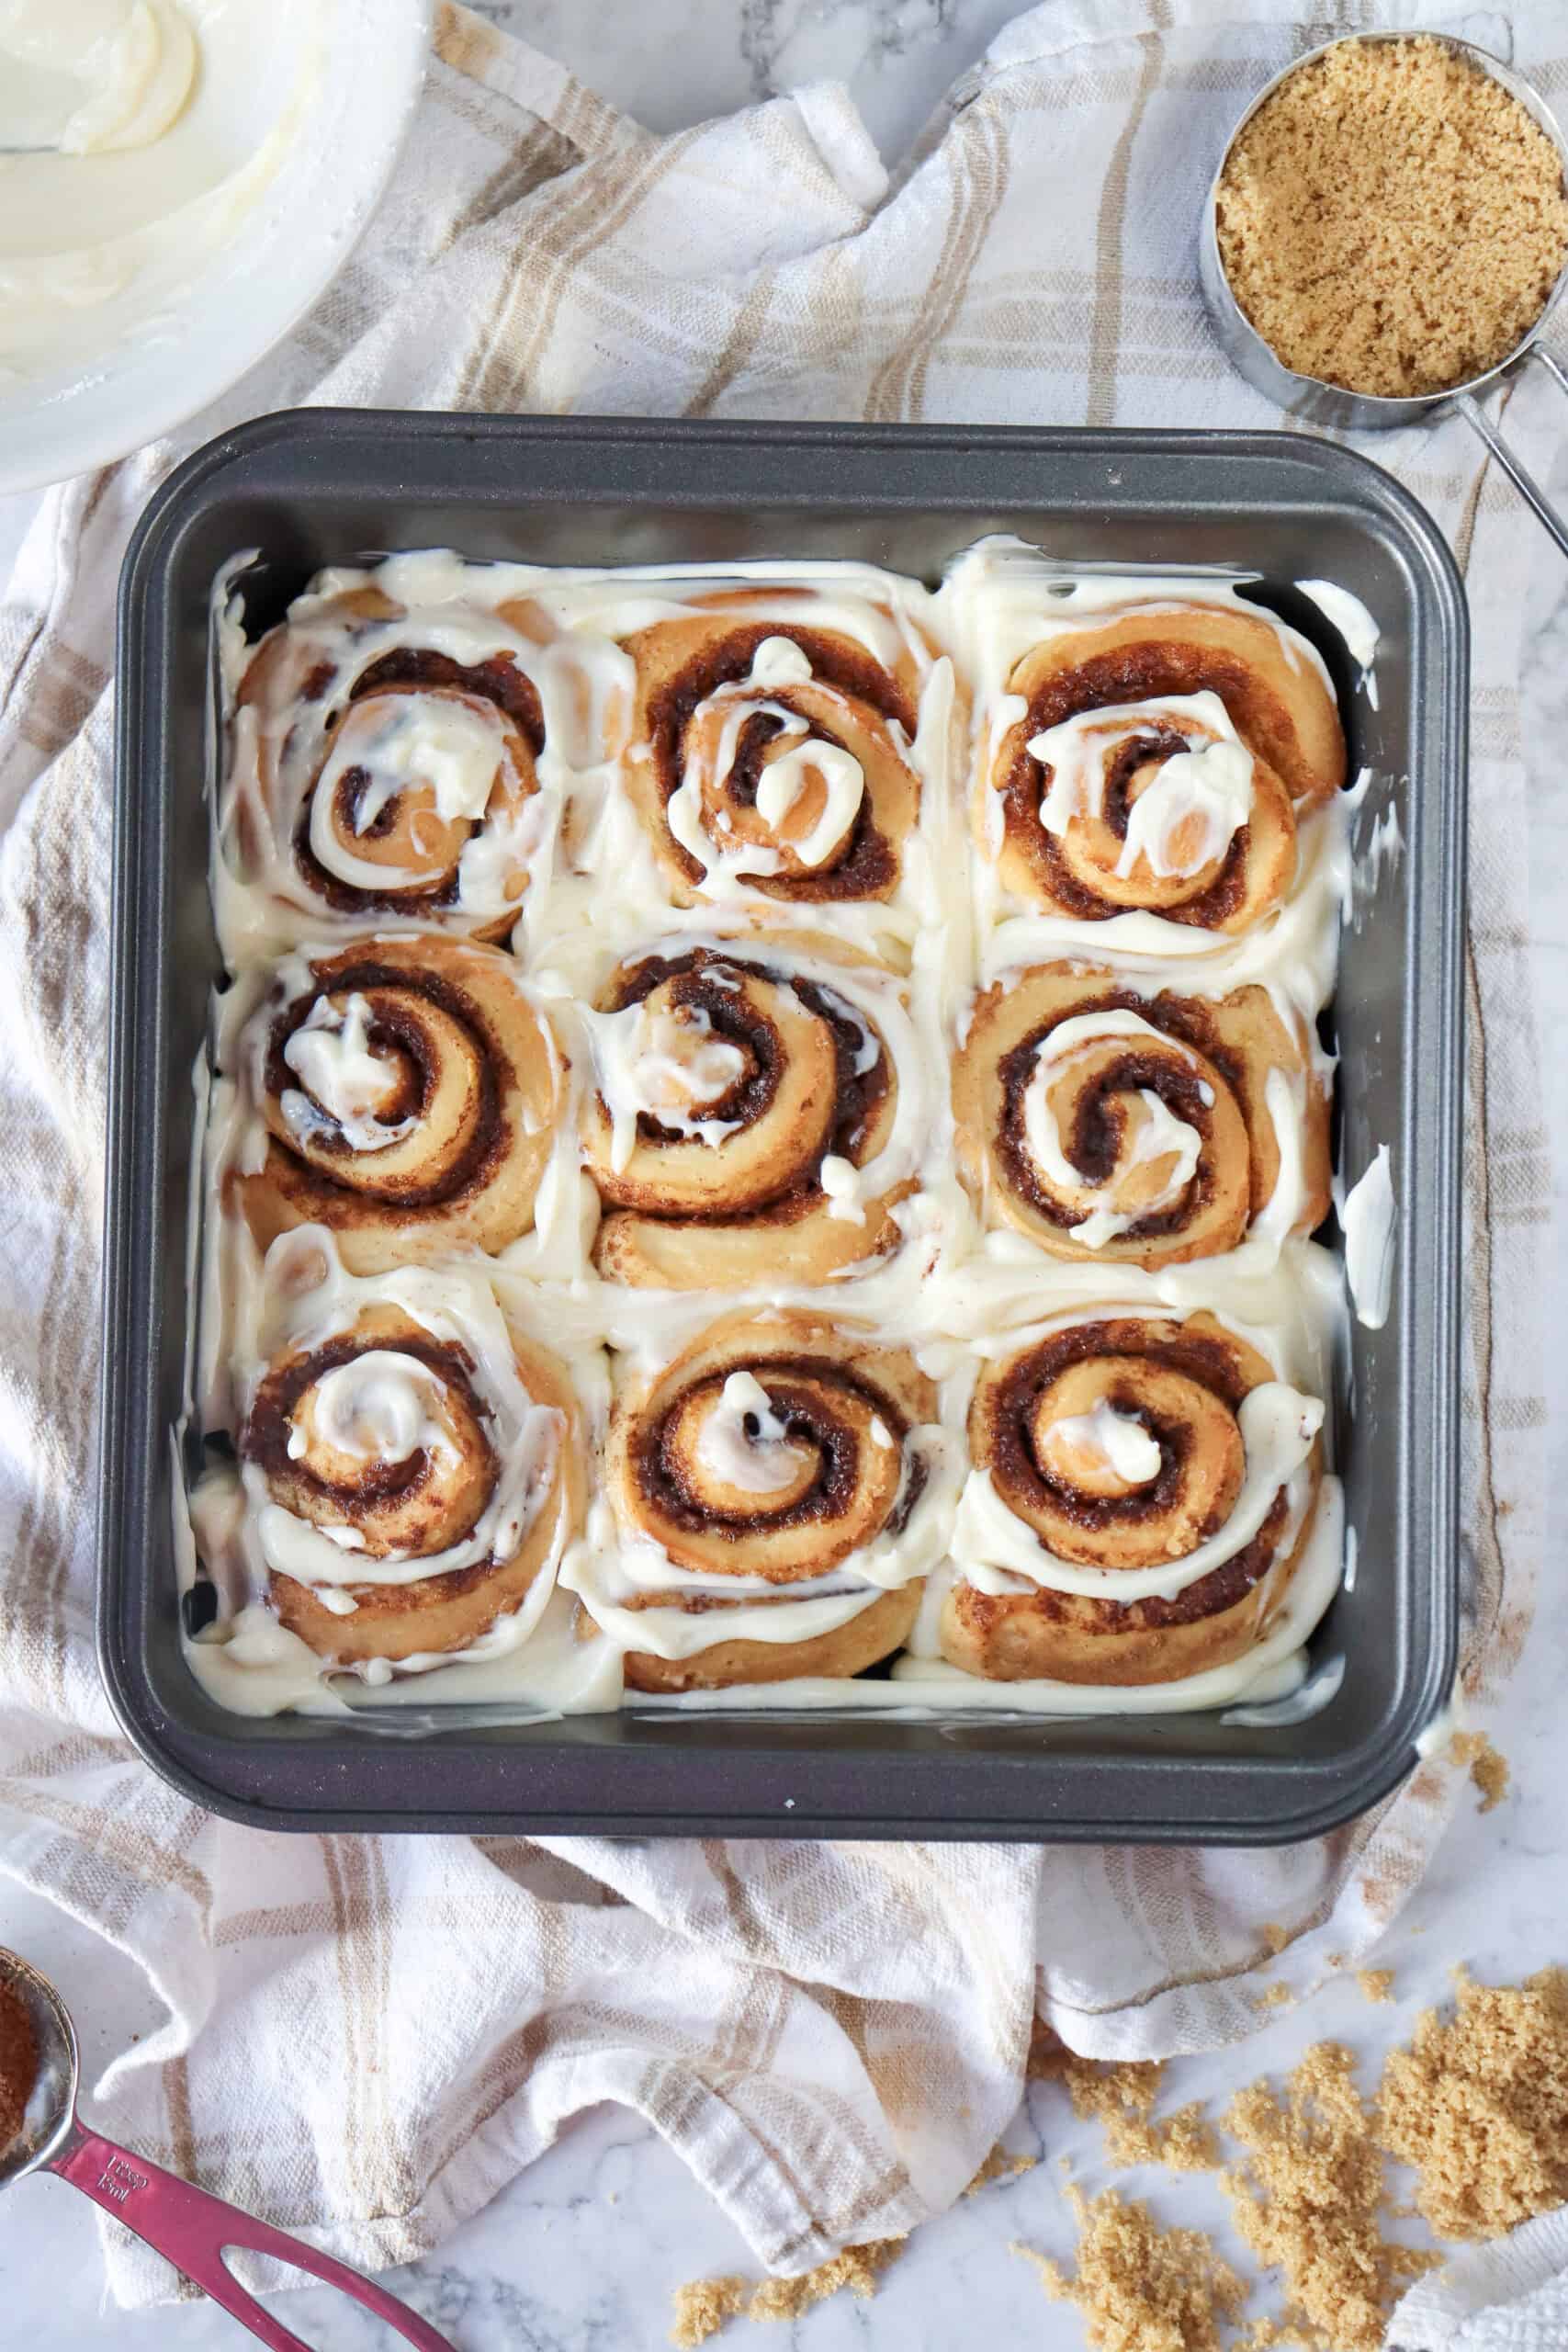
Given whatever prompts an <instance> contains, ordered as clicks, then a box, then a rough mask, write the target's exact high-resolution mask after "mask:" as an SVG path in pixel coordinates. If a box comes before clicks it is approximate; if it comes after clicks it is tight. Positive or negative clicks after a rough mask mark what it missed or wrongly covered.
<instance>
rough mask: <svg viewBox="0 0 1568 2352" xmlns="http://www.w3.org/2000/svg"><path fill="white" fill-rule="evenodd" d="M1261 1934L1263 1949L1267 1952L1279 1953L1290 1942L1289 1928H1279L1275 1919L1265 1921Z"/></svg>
mask: <svg viewBox="0 0 1568 2352" xmlns="http://www.w3.org/2000/svg"><path fill="white" fill-rule="evenodd" d="M1262 1934H1263V1944H1264V1949H1265V1950H1266V1951H1271V1952H1281V1951H1284V1949H1285V1946H1286V1945H1287V1944H1288V1943H1289V1942H1290V1940H1291V1931H1290V1929H1289V1928H1281V1927H1280V1923H1279V1921H1278V1920H1277V1919H1265V1920H1264V1922H1263V1928H1262Z"/></svg>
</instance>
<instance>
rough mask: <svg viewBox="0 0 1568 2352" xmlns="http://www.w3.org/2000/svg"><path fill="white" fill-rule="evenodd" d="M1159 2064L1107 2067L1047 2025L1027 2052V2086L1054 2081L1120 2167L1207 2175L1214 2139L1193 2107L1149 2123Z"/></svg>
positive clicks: (1215, 2154)
mask: <svg viewBox="0 0 1568 2352" xmlns="http://www.w3.org/2000/svg"><path fill="white" fill-rule="evenodd" d="M1164 2075H1165V2068H1164V2065H1163V2064H1161V2063H1160V2062H1159V2061H1158V2060H1157V2059H1154V2060H1148V2061H1141V2060H1137V2059H1125V2060H1123V2061H1122V2062H1121V2063H1120V2064H1109V2063H1107V2062H1105V2061H1103V2060H1100V2059H1095V2058H1080V2057H1078V2056H1077V2054H1076V2052H1073V2051H1071V2050H1069V2049H1068V2048H1067V2046H1066V2042H1065V2041H1061V2040H1060V2039H1059V2038H1058V2036H1057V2035H1055V2033H1053V2032H1052V2031H1051V2030H1050V2028H1049V2027H1048V2026H1041V2027H1039V2028H1038V2029H1037V2030H1036V2032H1035V2036H1034V2040H1033V2042H1032V2046H1031V2049H1030V2052H1029V2077H1030V2080H1031V2081H1032V2082H1059V2083H1060V2084H1061V2085H1062V2087H1063V2088H1064V2090H1065V2091H1066V2094H1067V2097H1068V2098H1069V2099H1070V2100H1071V2102H1072V2109H1073V2113H1074V2114H1075V2115H1076V2116H1077V2117H1078V2119H1079V2120H1080V2121H1083V2122H1094V2123H1098V2124H1099V2125H1100V2130H1101V2131H1103V2132H1104V2134H1105V2144H1106V2147H1107V2149H1108V2150H1109V2152H1110V2154H1111V2156H1112V2157H1113V2158H1114V2159H1115V2161H1116V2162H1117V2163H1118V2164H1119V2165H1154V2164H1160V2165H1166V2167H1167V2168H1168V2170H1169V2171H1171V2172H1207V2171H1210V2170H1212V2169H1213V2166H1214V2165H1217V2164H1218V2162H1219V2160H1220V2159H1219V2149H1218V2146H1217V2144H1216V2143H1215V2140H1214V2135H1213V2131H1211V2130H1210V2128H1209V2126H1208V2124H1207V2123H1205V2122H1204V2120H1203V2117H1202V2112H1201V2109H1200V2108H1199V2107H1198V2106H1197V2105H1196V2104H1194V2105H1191V2106H1189V2107H1183V2108H1179V2109H1177V2110H1176V2112H1175V2113H1174V2114H1172V2115H1168V2116H1165V2117H1162V2118H1161V2119H1160V2120H1159V2121H1157V2122H1156V2121H1155V2120H1154V2108H1155V2101H1156V2099H1157V2098H1158V2097H1159V2091H1160V2084H1161V2082H1162V2080H1163V2078H1164Z"/></svg>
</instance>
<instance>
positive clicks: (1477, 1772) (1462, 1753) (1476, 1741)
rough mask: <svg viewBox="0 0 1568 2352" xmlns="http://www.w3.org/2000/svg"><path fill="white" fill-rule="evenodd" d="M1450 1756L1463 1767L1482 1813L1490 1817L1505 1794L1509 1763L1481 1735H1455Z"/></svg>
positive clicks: (1506, 1791) (1476, 1733) (1477, 1733)
mask: <svg viewBox="0 0 1568 2352" xmlns="http://www.w3.org/2000/svg"><path fill="white" fill-rule="evenodd" d="M1449 1754H1450V1756H1451V1757H1452V1758H1453V1759H1454V1762H1455V1763H1456V1764H1463V1765H1464V1766H1465V1767H1466V1768H1467V1769H1468V1770H1469V1773H1470V1777H1471V1779H1472V1781H1473V1782H1474V1784H1475V1786H1476V1788H1477V1789H1479V1791H1480V1792H1481V1804H1480V1807H1479V1810H1480V1811H1481V1812H1482V1813H1490V1812H1491V1810H1492V1808H1493V1806H1494V1805H1495V1804H1502V1802H1503V1799H1504V1798H1505V1797H1506V1795H1507V1793H1508V1759H1507V1758H1506V1756H1503V1755H1501V1754H1499V1752H1498V1750H1497V1749H1496V1748H1495V1747H1493V1745H1492V1742H1491V1741H1490V1740H1489V1739H1488V1738H1487V1736H1486V1734H1485V1733H1484V1732H1483V1731H1456V1732H1455V1734H1454V1736H1453V1737H1452V1739H1451V1740H1450V1742H1449Z"/></svg>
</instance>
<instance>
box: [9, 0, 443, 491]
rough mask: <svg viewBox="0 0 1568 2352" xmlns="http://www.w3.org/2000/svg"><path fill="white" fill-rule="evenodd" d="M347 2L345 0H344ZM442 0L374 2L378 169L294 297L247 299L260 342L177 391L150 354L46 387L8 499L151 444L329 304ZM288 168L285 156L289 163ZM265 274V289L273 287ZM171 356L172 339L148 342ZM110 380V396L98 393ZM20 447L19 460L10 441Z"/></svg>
mask: <svg viewBox="0 0 1568 2352" xmlns="http://www.w3.org/2000/svg"><path fill="white" fill-rule="evenodd" d="M337 5H340V6H341V5H342V0H337ZM372 20H373V21H374V26H375V31H376V36H377V40H378V43H379V44H380V47H381V52H382V58H383V74H384V86H385V88H386V89H387V91H388V94H389V100H388V107H387V119H386V121H385V123H384V124H383V125H382V126H381V127H380V128H379V130H378V136H377V142H376V161H375V165H374V168H373V169H372V170H370V171H368V172H367V174H366V175H365V177H364V179H363V181H362V183H361V185H360V187H359V188H358V189H357V191H356V192H355V197H354V200H353V202H352V203H351V204H350V205H349V206H348V207H347V209H345V211H344V215H343V217H342V220H341V221H340V222H339V223H338V226H337V228H336V230H335V231H334V232H333V233H332V234H331V235H330V236H329V237H328V238H327V239H326V240H325V241H324V243H323V245H322V248H321V255H320V258H319V263H318V266H316V267H314V268H312V269H310V271H308V272H307V273H306V275H305V276H304V277H302V278H301V279H300V280H299V284H298V285H297V286H296V288H294V290H293V292H292V293H291V294H290V295H289V296H288V299H287V300H283V301H281V302H280V303H279V304H278V306H277V307H276V309H273V310H271V311H268V310H267V308H266V305H265V302H264V303H261V304H259V305H257V306H251V305H249V304H248V305H247V309H246V312H245V316H246V317H248V318H253V319H254V318H255V317H256V316H257V314H258V310H259V312H260V316H261V320H262V333H261V335H260V339H259V340H253V339H252V338H250V337H249V336H247V335H246V334H243V333H236V334H232V335H230V336H225V337H224V338H222V339H221V340H220V341H219V340H216V339H215V341H214V345H213V347H212V353H211V356H210V358H209V362H208V364H207V365H206V366H205V367H202V366H200V365H199V364H197V365H194V366H192V367H191V368H189V370H188V373H186V374H185V375H184V376H183V377H182V379H181V380H180V382H179V385H178V389H177V390H175V389H171V387H170V385H169V383H168V380H167V379H166V377H165V375H164V370H163V368H160V367H158V366H157V365H156V364H152V365H149V364H148V361H147V360H146V359H144V358H142V357H140V356H139V357H138V358H136V359H133V360H132V361H131V362H130V365H129V366H128V367H127V368H125V369H124V370H123V372H121V371H118V370H117V369H115V368H114V367H113V366H112V361H111V360H109V359H106V358H104V357H102V356H100V357H99V358H98V359H96V360H95V361H92V362H89V363H88V364H87V365H86V366H85V368H83V370H82V374H81V379H80V380H79V382H78V383H76V384H73V386H72V387H71V388H70V389H69V390H52V391H46V392H45V393H44V394H43V396H42V397H41V398H40V399H39V400H37V401H33V402H31V403H29V402H28V401H26V400H25V399H24V400H23V401H21V402H20V403H19V404H18V405H17V408H16V409H15V411H14V412H13V413H12V415H11V416H10V417H9V418H7V419H6V425H7V430H6V432H5V433H4V434H0V496H7V495H13V494H16V493H20V492H36V491H41V490H46V489H48V488H50V487H51V485H53V484H54V483H56V482H62V481H69V480H71V479H72V478H73V476H74V475H77V474H83V473H89V472H92V471H94V470H96V469H97V468H99V467H101V466H107V465H113V464H116V463H117V462H118V460H119V459H121V458H127V457H130V456H131V455H132V454H134V452H135V451H137V450H139V449H141V448H143V447H146V445H147V444H148V443H150V442H153V441H158V440H161V439H162V438H163V437H164V435H166V434H169V433H173V432H175V430H177V428H178V427H179V426H181V425H183V424H188V423H189V422H190V420H191V419H192V418H193V417H196V416H198V415H199V414H200V413H201V412H202V411H203V410H204V409H206V408H209V407H210V406H211V405H212V404H213V403H214V402H215V401H220V400H221V399H222V398H223V396H224V394H225V393H226V392H228V391H230V390H232V388H233V387H234V385H235V384H237V383H238V382H239V380H240V379H241V378H242V377H243V376H245V375H248V374H249V372H250V371H251V369H252V368H255V367H258V366H259V365H260V364H261V362H262V361H263V360H264V359H265V358H266V357H267V356H269V355H270V354H271V353H272V352H274V351H276V348H277V346H278V345H279V344H280V343H282V342H283V341H284V340H285V339H286V338H287V337H288V335H289V334H292V333H293V331H294V329H295V328H296V327H297V326H298V325H299V322H300V320H301V319H302V318H304V317H305V315H306V313H307V312H308V311H310V310H312V309H313V308H314V307H315V305H316V304H317V303H318V302H319V301H320V300H321V297H322V295H323V294H324V293H325V292H326V290H327V288H329V287H330V286H331V285H332V283H333V280H334V279H335V278H336V277H337V276H338V274H339V272H340V271H341V270H342V268H343V267H344V264H345V262H346V261H347V260H348V257H349V255H350V254H352V253H353V251H354V249H355V245H357V243H359V240H360V238H361V237H362V236H363V235H364V233H365V232H366V230H367V227H368V226H369V223H370V221H371V220H372V218H373V217H374V215H375V213H376V211H377V210H378V207H379V205H380V203H381V199H382V198H383V197H384V196H385V195H386V192H387V189H388V187H389V185H390V182H391V178H392V174H393V172H394V171H395V170H396V168H397V165H398V163H399V160H400V156H401V154H402V151H403V146H404V143H405V141H406V140H407V138H408V134H409V130H410V128H411V126H412V121H413V118H414V114H415V111H416V109H417V107H418V105H419V100H420V96H421V93H422V92H423V87H424V78H425V69H426V66H427V63H428V61H429V58H430V55H431V41H432V37H433V28H434V0H374V15H373V19H372V18H371V17H367V23H369V22H371V21H372ZM281 169H282V172H283V173H284V174H287V173H288V169H289V164H288V160H287V159H286V160H285V162H284V163H283V164H282V166H281ZM231 252H232V247H231V246H220V249H219V250H218V251H217V252H216V253H215V254H213V255H212V256H211V258H210V260H209V263H208V265H207V266H206V267H205V268H203V269H201V270H199V271H198V272H197V276H196V277H195V278H194V279H193V281H192V285H191V290H190V292H189V294H187V295H186V297H185V298H184V300H183V301H182V304H181V309H182V310H183V311H188V310H189V308H190V306H191V304H192V302H193V301H197V300H200V299H201V298H202V295H203V290H204V289H205V290H206V291H207V292H210V290H211V288H212V286H213V282H214V278H215V277H216V276H218V275H219V274H220V273H221V272H222V271H223V270H224V268H225V266H226V265H227V262H228V259H229V257H230V255H231ZM265 284H266V281H265V277H264V278H263V279H262V280H261V285H262V287H263V288H265ZM149 348H150V349H152V350H156V351H157V352H158V353H160V354H163V353H165V352H166V351H167V349H168V344H167V343H166V342H165V343H161V344H159V345H156V346H150V347H149ZM106 381H107V382H108V383H109V384H110V385H111V386H112V396H111V397H110V398H109V399H108V400H107V401H105V400H103V399H101V398H96V397H95V395H97V394H100V393H101V391H102V390H103V387H104V386H105V384H106ZM17 444H19V445H20V451H19V455H18V457H17V460H16V461H15V462H12V461H11V460H10V458H9V456H8V449H9V448H10V447H15V446H17Z"/></svg>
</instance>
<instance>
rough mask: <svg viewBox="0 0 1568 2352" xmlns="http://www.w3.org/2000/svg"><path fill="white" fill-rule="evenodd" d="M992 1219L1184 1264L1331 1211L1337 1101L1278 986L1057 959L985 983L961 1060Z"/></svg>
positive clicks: (961, 1085) (1084, 1245)
mask: <svg viewBox="0 0 1568 2352" xmlns="http://www.w3.org/2000/svg"><path fill="white" fill-rule="evenodd" d="M953 1114H954V1120H955V1125H956V1138H957V1145H958V1152H959V1160H960V1168H961V1171H962V1173H963V1175H964V1182H965V1183H966V1184H967V1186H968V1188H969V1191H970V1193H971V1196H972V1198H973V1199H974V1201H975V1204H976V1209H977V1211H978V1212H979V1215H980V1216H981V1219H982V1221H983V1222H984V1223H986V1224H987V1225H991V1226H1006V1227H1012V1228H1013V1229H1014V1230H1015V1231H1017V1232H1020V1233H1025V1234H1027V1235H1028V1236H1029V1237H1030V1238H1031V1239H1032V1240H1033V1241H1035V1242H1037V1243H1038V1244H1039V1246H1040V1247H1041V1249H1043V1250H1047V1251H1048V1252H1049V1253H1050V1254H1051V1255H1052V1256H1053V1257H1056V1258H1077V1259H1096V1260H1100V1261H1115V1260H1121V1261H1126V1262H1129V1263H1132V1264H1134V1265H1139V1266H1150V1267H1152V1266H1162V1265H1178V1264H1180V1263H1182V1262H1183V1261H1186V1260H1189V1259H1192V1258H1208V1257H1213V1256H1214V1255H1216V1254H1217V1253H1218V1252H1220V1251H1223V1250H1234V1249H1235V1248H1237V1247H1238V1246H1239V1245H1240V1243H1241V1242H1243V1241H1244V1240H1245V1239H1246V1238H1247V1235H1248V1234H1249V1232H1252V1231H1254V1230H1257V1231H1259V1232H1261V1233H1263V1234H1266V1235H1267V1236H1269V1238H1271V1239H1272V1240H1273V1242H1274V1243H1275V1245H1276V1246H1277V1245H1278V1243H1279V1242H1280V1241H1282V1240H1283V1239H1284V1238H1285V1237H1286V1236H1287V1235H1288V1234H1292V1233H1296V1234H1304V1233H1310V1232H1311V1231H1312V1230H1313V1229H1314V1227H1315V1226H1317V1225H1319V1224H1321V1222H1322V1220H1323V1219H1324V1217H1325V1216H1327V1214H1328V1203H1329V1165H1328V1097H1327V1093H1326V1091H1325V1088H1324V1085H1323V1083H1322V1081H1321V1080H1320V1079H1319V1077H1318V1076H1317V1074H1316V1072H1315V1070H1314V1067H1313V1063H1312V1056H1311V1049H1310V1045H1309V1041H1308V1037H1307V1034H1306V1031H1305V1028H1304V1025H1303V1023H1302V1021H1301V1019H1300V1016H1299V1015H1294V1014H1292V1015H1291V1016H1290V1017H1289V1018H1287V1015H1286V1013H1284V1012H1281V1011H1280V1009H1279V1008H1278V1007H1277V1005H1276V1003H1275V1001H1274V1000H1273V998H1272V997H1271V996H1270V994H1269V991H1268V989H1262V988H1258V987H1249V988H1242V989H1235V991H1234V992H1233V993H1232V994H1231V995H1229V996H1225V997H1220V998H1214V999H1210V998H1204V997H1197V996H1183V995H1179V994H1177V993H1176V992H1175V991H1173V990H1171V989H1162V990H1160V991H1159V992H1158V993H1157V994H1155V995H1149V996H1145V995H1144V994H1141V993H1139V992H1138V991H1137V990H1135V989H1130V988H1127V987H1124V986H1121V985H1119V983H1118V980H1117V977H1116V975H1115V974H1114V973H1113V972H1111V971H1108V970H1094V969H1091V968H1086V967H1083V966H1081V965H1077V964H1047V965H1043V966H1040V967H1036V968H1035V969H1033V970H1031V971H1026V972H1023V973H1021V974H1018V975H1017V976H1015V977H1014V978H1010V980H1008V981H1007V982H1005V983H999V984H998V985H997V986H996V987H994V988H990V989H986V990H985V991H984V992H983V993H982V994H981V996H980V997H979V999H978V1001H977V1002H976V1007H975V1011H974V1016H973V1019H972V1021H971V1023H970V1026H969V1031H968V1035H967V1038H966V1040H965V1043H964V1047H963V1050H962V1052H961V1053H960V1055H959V1057H958V1059H957V1062H956V1064H955V1066H954V1070H953Z"/></svg>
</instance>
